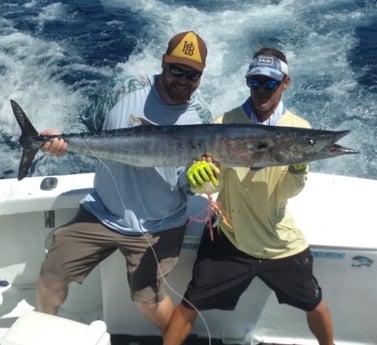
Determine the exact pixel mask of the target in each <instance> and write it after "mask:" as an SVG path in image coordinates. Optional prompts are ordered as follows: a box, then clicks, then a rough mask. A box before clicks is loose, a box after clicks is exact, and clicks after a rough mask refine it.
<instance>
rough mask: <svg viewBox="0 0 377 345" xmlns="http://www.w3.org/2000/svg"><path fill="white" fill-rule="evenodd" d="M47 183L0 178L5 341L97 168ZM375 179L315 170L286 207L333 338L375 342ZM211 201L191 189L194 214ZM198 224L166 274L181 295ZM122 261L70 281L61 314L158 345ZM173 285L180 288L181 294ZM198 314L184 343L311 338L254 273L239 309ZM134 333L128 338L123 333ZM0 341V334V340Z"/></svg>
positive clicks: (117, 337)
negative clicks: (57, 231)
mask: <svg viewBox="0 0 377 345" xmlns="http://www.w3.org/2000/svg"><path fill="white" fill-rule="evenodd" d="M57 179H58V184H57V186H56V187H55V188H53V189H51V190H41V188H40V186H41V183H42V181H46V179H45V178H43V177H35V178H27V179H24V180H22V181H16V180H0V227H1V228H0V231H1V241H0V252H1V256H0V285H7V284H8V285H7V286H2V287H1V286H0V339H1V333H4V332H5V331H6V330H7V329H8V328H9V327H10V326H11V325H12V324H13V323H14V322H15V320H16V319H17V317H18V316H19V315H21V314H23V313H24V312H25V311H27V310H31V309H33V308H34V306H35V282H36V279H37V277H38V273H39V268H40V264H41V262H42V260H43V257H44V255H45V250H44V242H45V238H46V237H47V235H48V234H49V233H50V232H51V231H52V230H53V228H54V227H55V226H58V225H60V224H63V223H65V222H66V221H68V220H69V219H70V218H71V217H72V216H73V215H74V213H75V212H76V209H77V205H78V202H79V200H80V199H81V197H82V196H83V195H84V194H86V193H87V192H88V189H90V188H91V185H92V179H93V175H92V174H82V175H75V176H59V177H57ZM374 195H377V181H374V180H367V179H356V178H351V177H342V176H331V175H324V174H315V173H311V174H310V175H309V179H308V183H307V186H306V188H305V190H304V191H303V192H302V193H301V194H300V195H299V196H298V197H296V198H294V199H293V200H292V201H291V202H290V204H289V208H290V209H291V211H292V212H293V213H294V216H295V219H296V221H297V223H298V225H300V226H301V227H302V229H303V230H304V232H305V235H306V237H307V239H308V240H309V242H310V243H311V244H312V249H313V250H312V251H313V255H314V257H315V265H314V269H315V271H316V275H317V276H318V278H319V280H320V283H321V285H322V287H323V291H324V297H325V299H326V301H327V302H328V304H329V306H330V308H331V312H332V315H333V319H334V326H335V333H336V340H337V342H336V343H337V345H351V344H352V345H376V344H377V329H376V327H375V316H376V310H377V295H376V293H375V292H376V291H377V278H376V277H377V238H376V237H375V236H374V234H375V233H376V231H377V223H376V221H375V219H374V214H375V212H376V207H375V203H374V202H373V198H374ZM205 205H206V201H205V199H204V198H201V197H195V199H193V201H192V203H191V204H190V213H191V214H194V215H197V214H198V213H199V212H200V210H202V209H203V208H204V207H205ZM201 231H202V225H201V224H199V223H195V222H192V223H191V224H190V226H189V230H188V232H187V234H186V237H185V241H184V246H183V250H182V255H181V257H180V260H179V265H178V267H177V268H176V269H175V270H174V272H173V274H171V275H170V276H169V278H168V283H169V286H171V287H172V288H174V291H173V290H169V289H168V292H170V293H171V295H172V297H173V299H174V301H175V302H178V301H179V300H180V296H179V295H180V294H182V293H183V292H184V289H185V286H186V284H187V282H188V280H189V279H190V275H191V267H192V263H193V260H194V258H195V252H196V248H197V245H198V241H199V237H200V233H201ZM125 281H126V276H125V274H124V266H123V259H122V257H121V255H120V254H119V253H115V254H114V255H112V256H111V257H110V258H108V259H107V260H105V261H104V262H103V263H102V264H101V265H100V266H99V267H98V268H96V269H95V270H94V271H93V272H92V273H91V274H90V276H89V277H88V279H87V280H86V281H85V282H84V284H83V285H82V286H79V285H77V284H72V285H71V287H70V294H69V297H68V299H67V301H66V302H65V303H64V305H63V306H62V308H61V310H60V316H63V317H65V318H67V319H71V320H76V321H80V322H83V323H87V324H89V323H90V322H92V321H93V320H97V319H100V320H104V321H105V322H106V324H107V328H108V332H109V333H110V334H112V335H113V336H112V345H118V344H122V345H124V344H130V345H131V344H132V345H135V344H142V345H144V344H145V345H147V344H154V345H155V344H159V341H160V340H159V337H158V332H157V331H156V330H155V329H153V327H152V326H151V325H150V324H149V323H148V322H146V321H145V320H144V319H143V318H142V317H141V316H140V315H139V313H138V312H137V310H136V308H135V307H134V305H133V304H132V303H131V302H130V300H129V295H128V291H127V288H126V283H125ZM176 292H177V293H176ZM203 317H204V320H205V323H204V321H203V320H201V319H198V321H197V322H196V324H195V327H194V331H193V336H192V337H190V339H189V340H188V341H187V344H190V345H191V344H198V345H202V344H203V345H204V344H209V341H208V339H207V336H208V331H207V328H206V327H207V326H208V327H209V330H210V336H211V339H212V342H211V343H212V345H220V344H249V345H256V344H258V343H263V344H279V345H280V344H284V345H287V344H300V345H314V344H316V342H315V341H314V340H313V337H312V335H311V334H310V332H309V331H308V329H307V325H306V321H305V317H304V316H303V314H302V312H300V311H298V310H297V309H293V308H291V307H288V306H284V305H278V304H277V301H276V298H275V296H274V295H273V294H272V293H271V291H270V290H269V289H267V288H266V287H265V286H264V284H263V283H262V282H261V281H259V280H255V281H254V282H253V283H252V285H251V287H250V288H249V289H248V290H247V291H246V292H245V294H244V295H243V296H242V297H241V300H240V302H239V304H238V306H237V309H236V310H235V311H234V312H219V311H209V312H205V313H203ZM126 335H128V336H126ZM0 344H1V341H0Z"/></svg>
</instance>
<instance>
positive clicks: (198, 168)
mask: <svg viewBox="0 0 377 345" xmlns="http://www.w3.org/2000/svg"><path fill="white" fill-rule="evenodd" d="M219 175H220V169H219V168H218V167H217V166H216V165H215V164H214V163H211V162H207V161H205V160H201V161H197V162H195V163H193V164H192V165H191V166H190V168H189V169H188V170H187V174H186V176H187V179H188V181H189V183H190V186H191V188H192V189H193V190H195V191H196V192H197V193H199V192H201V190H200V189H201V188H204V189H205V190H203V191H202V192H203V193H204V192H206V191H207V188H208V184H210V183H211V184H212V186H211V187H213V186H214V187H218V186H219V184H220V183H219V180H218V176H219Z"/></svg>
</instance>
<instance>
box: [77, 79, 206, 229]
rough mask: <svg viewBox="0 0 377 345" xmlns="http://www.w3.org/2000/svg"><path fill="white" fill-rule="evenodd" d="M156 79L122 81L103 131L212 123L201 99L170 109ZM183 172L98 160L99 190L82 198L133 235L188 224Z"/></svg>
mask: <svg viewBox="0 0 377 345" xmlns="http://www.w3.org/2000/svg"><path fill="white" fill-rule="evenodd" d="M155 80H156V76H149V77H127V78H125V79H124V80H122V81H119V82H118V83H117V84H116V85H115V87H113V95H112V96H111V99H112V100H113V103H114V102H116V103H115V105H114V106H113V107H112V108H111V110H110V111H109V112H108V114H107V115H106V117H105V120H104V124H103V129H104V130H110V129H116V128H126V127H132V126H135V125H140V124H142V123H143V122H148V123H152V124H154V125H183V124H195V123H210V122H211V120H212V117H211V113H210V111H209V110H208V108H207V106H206V105H205V103H204V102H203V101H202V100H201V99H200V97H198V95H193V96H192V97H191V99H190V100H189V102H188V103H187V104H183V105H167V104H165V103H164V102H163V100H162V99H161V98H160V96H159V94H158V92H157V89H156V84H155ZM114 93H115V96H114ZM109 105H112V104H111V102H110V103H109V104H108V106H109ZM187 163H190V162H187ZM184 170H185V168H184V167H176V168H175V167H168V168H165V167H157V168H139V167H134V166H130V165H126V164H122V163H118V162H113V161H99V162H98V164H97V168H96V173H95V179H94V191H93V192H92V193H90V194H89V195H87V196H86V197H85V198H84V199H83V200H82V205H83V206H84V207H85V208H86V209H87V210H88V211H90V212H91V213H93V214H94V215H95V216H96V217H97V218H98V219H100V220H101V222H102V223H104V224H105V225H107V226H108V227H110V228H112V229H114V230H116V231H119V232H121V233H125V234H129V235H138V234H139V235H140V234H141V232H156V231H161V230H167V229H171V228H173V227H176V226H180V225H183V224H184V223H185V222H186V220H187V214H186V207H187V199H188V196H189V194H190V191H189V186H188V184H187V181H186V176H185V173H184Z"/></svg>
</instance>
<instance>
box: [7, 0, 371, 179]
mask: <svg viewBox="0 0 377 345" xmlns="http://www.w3.org/2000/svg"><path fill="white" fill-rule="evenodd" d="M0 13H1V18H0V95H1V98H0V178H13V177H16V176H17V169H18V164H19V159H20V155H21V151H20V147H19V145H18V137H19V135H20V132H19V128H18V126H17V123H16V121H15V119H14V117H13V114H12V112H11V108H10V103H9V100H10V99H14V100H16V101H17V102H19V103H20V105H21V106H22V107H23V108H24V109H25V111H26V112H27V113H28V115H29V116H30V119H31V120H32V122H33V124H34V126H35V127H36V128H37V129H38V130H43V129H46V128H55V129H59V130H64V129H65V128H69V127H70V126H72V125H73V124H74V123H76V122H77V121H78V117H79V114H80V112H82V111H83V109H85V108H86V107H88V104H89V102H90V100H89V98H90V96H91V95H93V94H95V92H96V86H97V85H98V83H100V82H102V81H105V80H106V79H108V78H111V77H112V76H114V75H115V74H119V73H131V74H142V73H157V72H159V71H160V65H161V55H162V54H163V53H164V50H165V49H166V45H167V42H168V40H169V39H170V37H171V36H172V35H174V34H175V33H177V32H180V31H186V30H194V31H196V32H198V33H199V34H200V35H201V36H202V37H203V38H204V39H205V40H206V42H207V44H208V48H209V54H208V60H207V68H206V70H205V73H204V76H203V78H202V84H201V93H202V95H203V96H204V97H205V99H206V100H207V102H208V104H209V105H210V107H211V109H212V111H213V113H214V114H220V113H222V112H224V111H226V110H229V109H231V108H233V107H235V106H236V105H238V104H239V103H240V102H243V100H244V99H245V98H246V97H247V95H248V89H247V87H246V86H245V85H244V78H243V76H244V73H245V71H246V68H247V65H248V63H249V60H250V57H251V55H252V53H253V52H254V51H255V50H256V49H257V48H259V47H260V46H262V45H268V46H274V47H278V48H280V49H282V50H284V52H285V53H286V55H287V57H288V62H289V66H290V74H291V77H292V83H291V87H290V88H289V89H288V91H287V92H286V93H285V95H284V99H285V102H286V105H287V106H288V107H289V108H291V109H292V110H294V111H295V112H297V113H298V114H300V115H302V116H303V117H305V118H307V119H308V120H309V121H310V122H311V123H312V126H313V127H315V128H321V129H336V130H340V129H350V130H351V133H350V134H349V135H347V136H346V137H344V138H343V139H341V141H340V143H341V144H342V145H345V146H349V147H353V148H356V149H358V150H359V151H360V154H358V155H353V156H343V157H338V158H334V159H328V160H324V161H319V162H314V163H312V165H311V170H312V171H318V172H325V173H330V174H340V175H347V176H357V177H362V178H372V179H376V178H377V149H376V142H377V59H376V56H377V3H376V1H375V0H333V1H328V0H307V1H302V0H281V1H279V0H254V1H239V0H210V1H199V0H192V1H185V0H179V1H173V0H127V1H126V0H103V1H100V0H90V1H89V0H64V1H61V2H59V1H52V0H31V1H23V0H2V1H1V3H0ZM93 166H94V162H93V160H92V159H89V158H85V157H81V156H75V155H70V154H68V155H66V156H64V157H60V158H55V157H51V156H48V155H44V154H40V155H38V156H37V159H36V161H35V163H34V164H33V166H32V171H31V173H32V175H50V174H66V173H79V172H87V171H92V170H93Z"/></svg>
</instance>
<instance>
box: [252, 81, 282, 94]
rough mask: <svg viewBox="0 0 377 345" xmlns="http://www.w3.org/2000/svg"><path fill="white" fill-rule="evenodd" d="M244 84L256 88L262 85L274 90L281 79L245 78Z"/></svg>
mask: <svg viewBox="0 0 377 345" xmlns="http://www.w3.org/2000/svg"><path fill="white" fill-rule="evenodd" d="M246 84H247V86H248V87H249V88H250V89H257V88H258V87H261V86H262V87H263V88H265V89H266V90H271V91H272V90H276V89H277V88H278V87H279V86H280V84H281V81H278V80H275V79H267V80H263V81H262V80H258V79H246Z"/></svg>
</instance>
